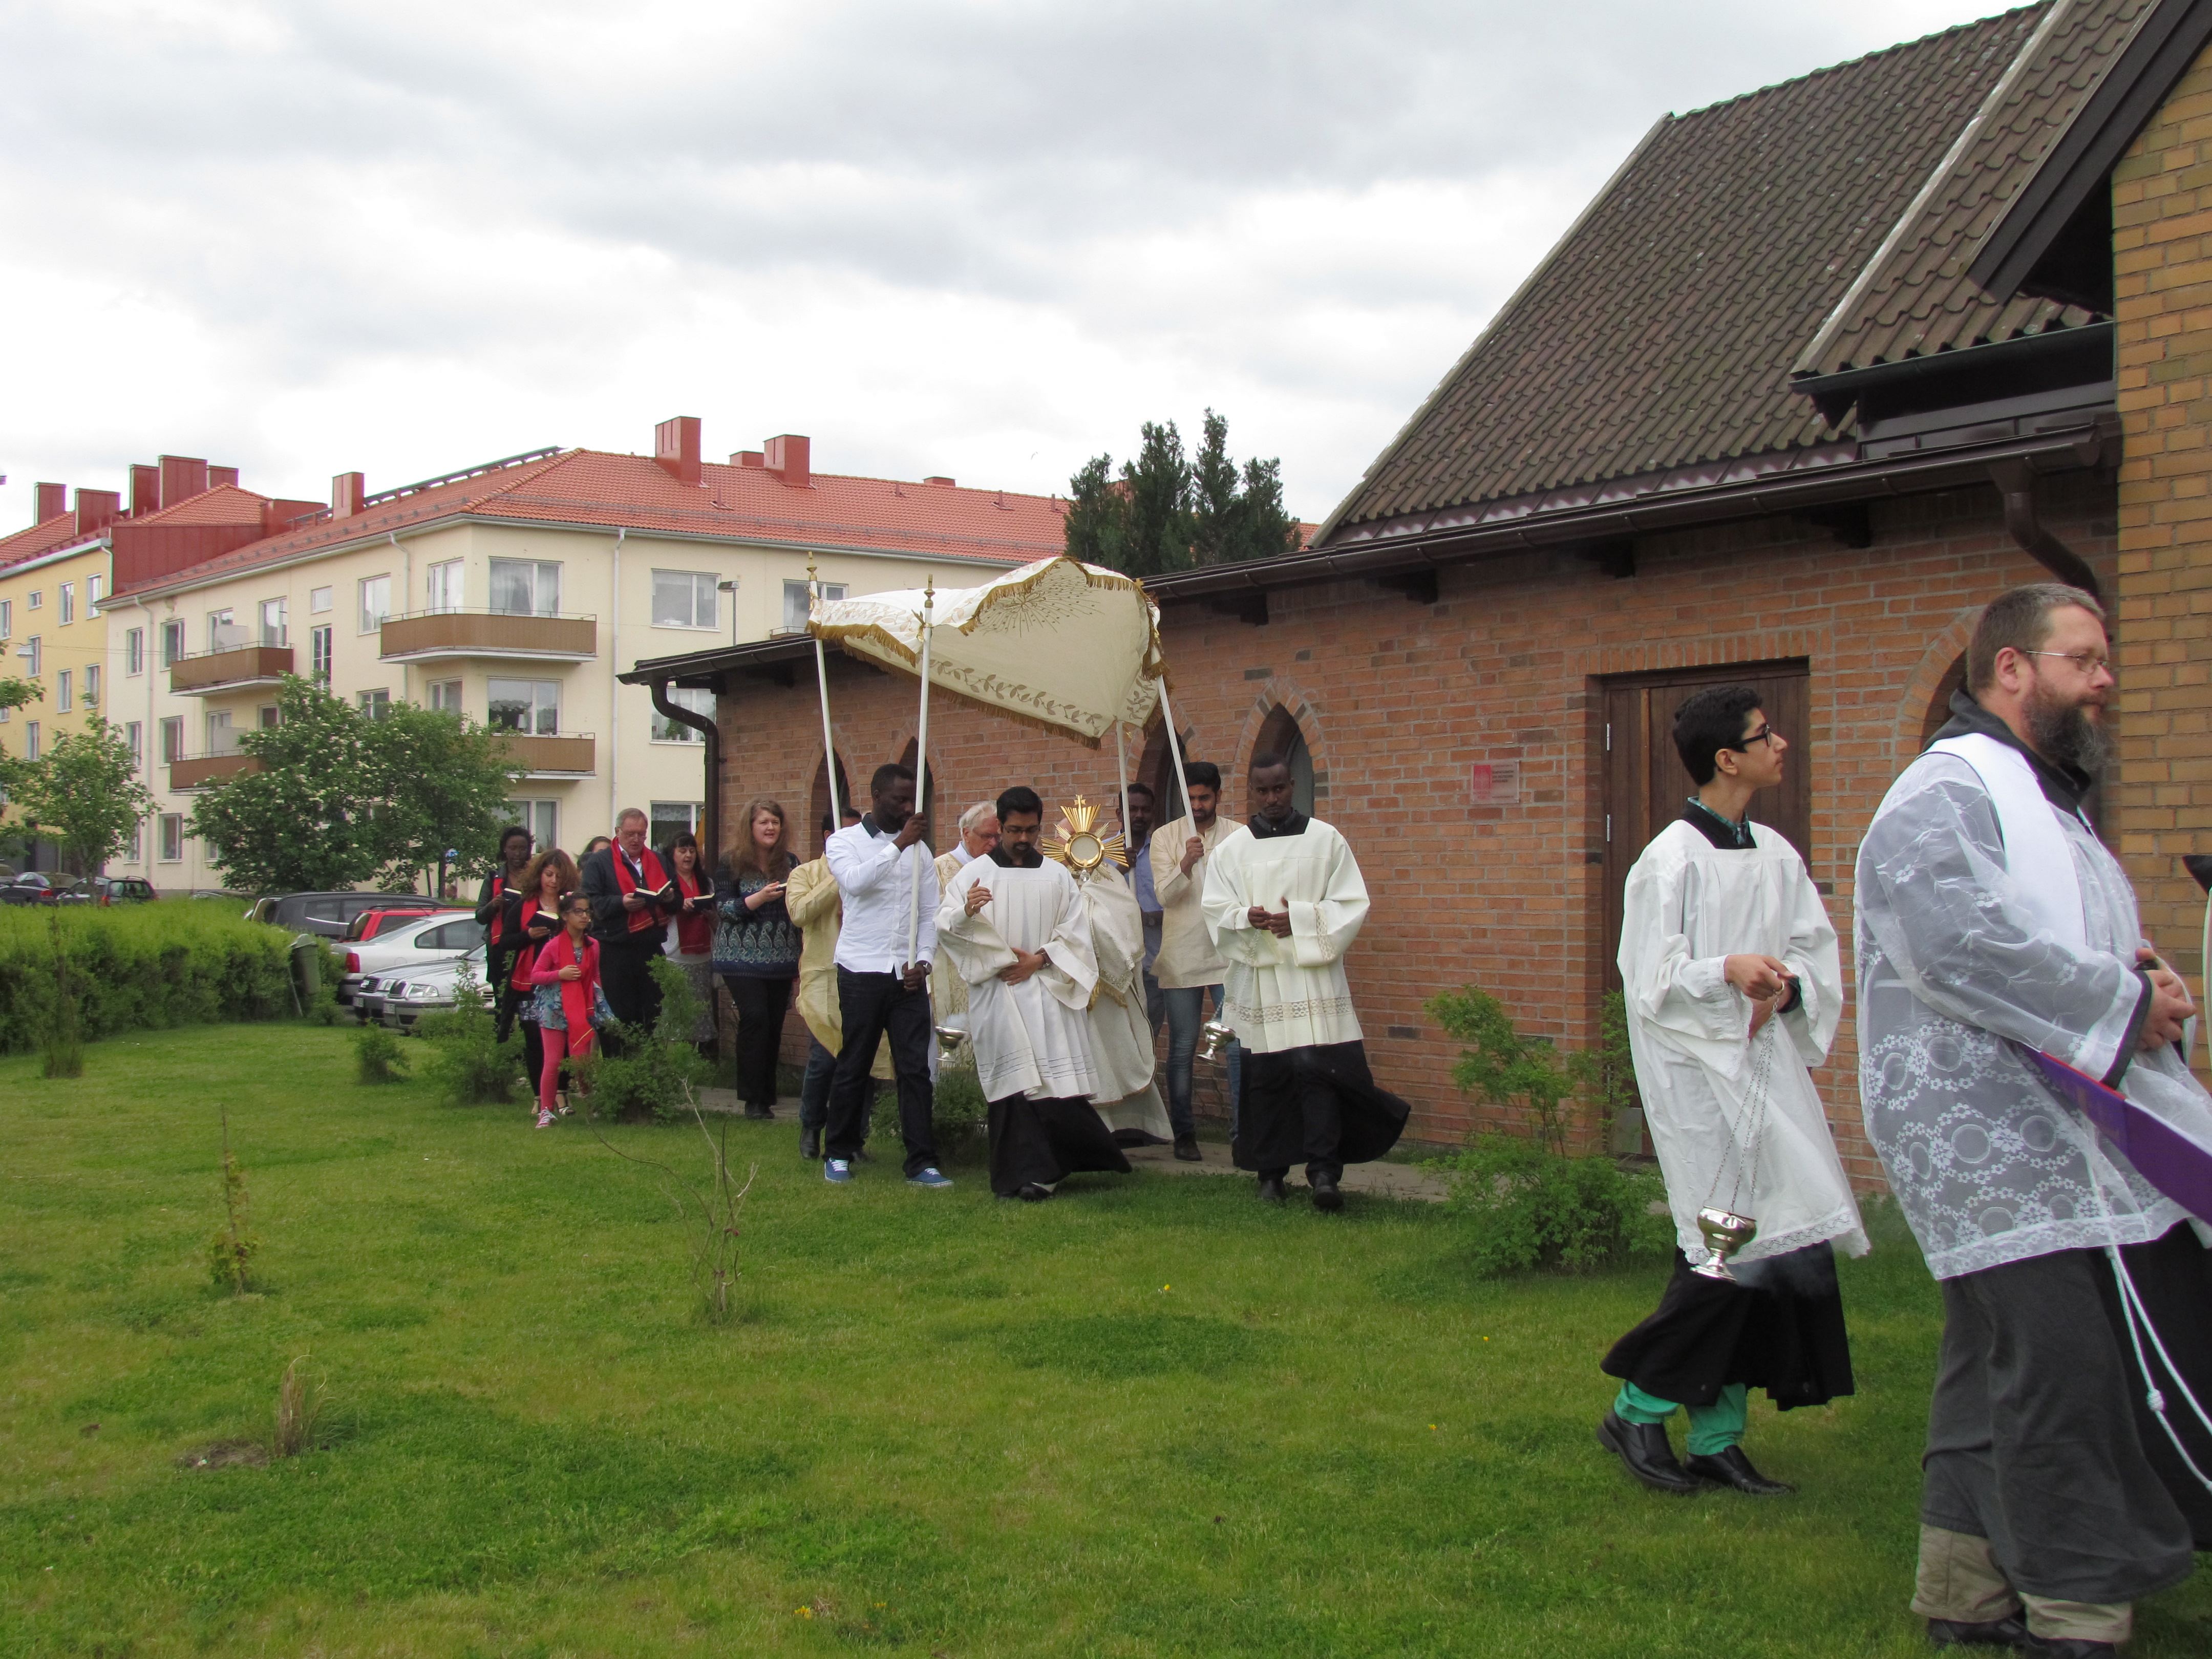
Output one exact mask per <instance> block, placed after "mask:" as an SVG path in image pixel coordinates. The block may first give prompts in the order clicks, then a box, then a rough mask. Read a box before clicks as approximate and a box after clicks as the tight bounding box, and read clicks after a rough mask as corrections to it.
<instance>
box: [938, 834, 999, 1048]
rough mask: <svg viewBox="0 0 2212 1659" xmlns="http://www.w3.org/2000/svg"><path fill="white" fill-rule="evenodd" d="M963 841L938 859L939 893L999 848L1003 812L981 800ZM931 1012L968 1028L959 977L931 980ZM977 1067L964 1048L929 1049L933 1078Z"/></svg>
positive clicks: (963, 986)
mask: <svg viewBox="0 0 2212 1659" xmlns="http://www.w3.org/2000/svg"><path fill="white" fill-rule="evenodd" d="M959 829H960V839H959V840H957V841H956V842H953V843H952V845H951V848H949V849H947V850H946V851H945V852H942V853H939V854H938V855H937V890H938V891H939V893H943V892H944V891H945V890H946V889H947V888H949V887H950V886H951V884H952V878H953V877H955V876H957V875H958V874H959V873H960V872H961V871H962V870H963V868H965V867H966V866H969V865H970V864H972V863H974V862H975V860H977V859H979V858H981V857H982V856H983V855H984V854H986V853H987V852H989V851H990V850H991V849H992V848H994V847H996V846H997V845H998V844H999V809H998V808H997V807H996V806H995V805H993V804H992V803H991V802H989V801H987V800H979V801H977V802H976V803H975V805H973V806H971V807H969V809H968V810H967V811H964V812H963V813H962V814H961V815H960V823H959ZM929 1004H930V1012H931V1014H932V1016H933V1018H935V1020H936V1022H937V1024H939V1026H944V1025H947V1024H951V1025H956V1026H957V1025H964V1024H967V1016H968V985H967V981H964V980H963V979H962V978H961V977H960V975H957V974H932V975H930V976H929ZM973 1063H974V1051H973V1049H972V1048H970V1047H969V1045H968V1044H965V1043H963V1044H962V1045H961V1047H960V1048H959V1049H958V1050H957V1051H956V1052H955V1053H954V1054H952V1055H951V1056H947V1055H945V1054H944V1053H943V1052H942V1051H941V1050H940V1049H939V1047H938V1045H937V1044H936V1043H934V1042H933V1043H931V1044H930V1045H929V1064H930V1070H931V1074H932V1075H933V1076H934V1075H935V1074H936V1072H937V1070H938V1068H939V1066H944V1065H951V1066H969V1065H972V1064H973Z"/></svg>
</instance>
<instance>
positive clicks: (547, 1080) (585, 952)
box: [530, 888, 614, 1129]
mask: <svg viewBox="0 0 2212 1659" xmlns="http://www.w3.org/2000/svg"><path fill="white" fill-rule="evenodd" d="M560 905H561V931H560V932H559V933H556V934H555V935H554V936H553V937H552V938H551V939H549V940H548V941H546V943H545V944H544V945H540V946H539V947H538V955H537V957H536V963H535V965H534V966H533V967H532V969H531V970H530V982H531V984H532V986H534V987H537V991H538V1030H539V1035H540V1036H541V1037H542V1039H543V1041H544V1045H545V1063H544V1069H543V1070H542V1071H540V1072H539V1073H538V1127H539V1128H541V1129H544V1128H549V1127H551V1126H552V1122H553V1119H554V1117H555V1116H556V1112H555V1110H554V1096H555V1093H556V1091H557V1090H558V1089H559V1086H560V1083H561V1062H562V1060H582V1059H584V1058H585V1057H586V1055H588V1054H590V1053H591V1052H592V1037H593V1036H594V1035H595V1034H596V1031H597V1028H599V1026H601V1025H605V1024H611V1023H612V1022H613V1019H614V1011H613V1010H612V1009H611V1008H609V1007H608V1006H607V994H606V993H605V991H603V990H601V989H600V988H599V940H597V939H593V938H592V901H591V899H590V898H589V897H588V896H586V894H585V892H584V890H582V889H581V888H577V889H575V890H573V891H570V892H566V893H563V894H562V895H561V898H560Z"/></svg>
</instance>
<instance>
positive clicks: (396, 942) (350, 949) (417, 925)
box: [338, 910, 484, 1025]
mask: <svg viewBox="0 0 2212 1659" xmlns="http://www.w3.org/2000/svg"><path fill="white" fill-rule="evenodd" d="M483 942H484V930H483V928H482V927H478V926H477V919H476V918H475V917H474V916H473V915H470V914H468V913H467V912H466V911H461V912H458V913H456V912H454V911H452V910H441V911H434V912H432V913H431V914H430V915H427V916H423V917H422V918H421V919H420V920H419V921H403V922H400V923H398V925H397V926H395V927H387V928H386V929H385V930H384V931H383V932H382V933H379V934H378V935H377V936H376V937H375V938H374V939H362V940H359V941H357V942H356V943H355V944H352V945H348V946H347V947H346V953H345V964H346V971H345V979H344V981H343V983H342V984H341V985H340V987H339V989H338V1001H339V1003H340V1005H341V1006H343V1005H345V1004H348V1003H350V1004H351V1005H352V1006H353V1011H354V1015H355V1017H356V1018H358V1019H359V1020H360V1021H361V1023H362V1024H364V1025H366V1024H368V1023H369V1022H370V1021H371V1020H373V1019H375V1018H378V1017H379V1016H380V1015H381V1014H382V1013H383V1012H384V1004H383V1001H382V1000H381V999H383V998H385V997H386V996H387V995H388V994H389V992H390V987H391V983H392V981H393V980H394V979H404V978H406V977H407V976H408V975H410V974H415V973H419V972H421V971H422V970H423V969H428V968H432V967H437V966H447V967H450V966H451V965H452V964H453V963H456V962H458V961H459V960H460V958H461V957H463V956H465V955H466V954H467V953H468V952H469V951H475V952H476V953H477V956H478V957H479V958H481V957H482V956H483ZM479 974H481V969H480V970H479Z"/></svg>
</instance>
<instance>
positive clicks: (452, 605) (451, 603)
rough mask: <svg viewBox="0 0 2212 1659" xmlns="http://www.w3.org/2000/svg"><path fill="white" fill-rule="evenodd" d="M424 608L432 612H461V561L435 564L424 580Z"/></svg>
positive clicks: (450, 560) (452, 560) (453, 560)
mask: <svg viewBox="0 0 2212 1659" xmlns="http://www.w3.org/2000/svg"><path fill="white" fill-rule="evenodd" d="M422 596H423V606H424V609H426V610H430V611H459V609H460V608H461V561H460V560H459V559H447V560H446V561H444V562H442V563H440V564H434V565H432V566H431V567H430V568H429V569H428V572H426V573H425V574H424V576H423V579H422Z"/></svg>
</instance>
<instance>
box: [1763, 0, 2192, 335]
mask: <svg viewBox="0 0 2212 1659" xmlns="http://www.w3.org/2000/svg"><path fill="white" fill-rule="evenodd" d="M2156 4H2157V0H2057V3H2055V4H2054V5H2052V6H2051V8H2050V9H2048V10H2047V11H2045V12H2044V13H2042V14H2041V15H2040V16H2039V27H2038V28H2037V30H2036V32H2035V34H2034V36H2033V39H2031V40H2029V41H2028V43H2027V46H2026V47H2025V49H2024V50H2022V51H2021V52H2020V54H2019V55H2018V57H2017V58H2015V61H2014V64H2013V65H2012V67H2011V69H2010V70H2009V71H2008V73H2007V74H2006V75H2005V76H2004V77H2003V78H2002V81H2001V82H1999V83H1998V85H1997V86H1996V88H1994V89H1993V90H1992V92H1991V94H1990V97H1989V99H1988V100H1987V102H1986V103H1985V105H1984V107H1983V108H1982V109H1981V111H1980V112H1978V114H1977V115H1976V117H1975V118H1974V120H1973V122H1972V125H1970V127H1969V128H1968V130H1967V131H1965V132H1964V133H1962V134H1961V135H1960V138H1959V140H1958V142H1957V143H1956V145H1955V146H1954V152H1953V154H1952V155H1951V156H1950V157H1949V165H1948V166H1947V167H1942V169H1941V170H1940V171H1939V172H1938V173H1936V174H1935V175H1934V176H1933V177H1932V178H1931V179H1930V180H1929V185H1928V187H1927V190H1926V192H1925V194H1924V195H1923V197H1922V199H1921V200H1920V201H1918V202H1917V203H1916V204H1914V206H1913V209H1912V210H1911V212H1909V213H1908V214H1906V215H1905V217H1904V218H1903V219H1902V220H1900V221H1899V223H1898V225H1897V227H1896V228H1895V230H1894V231H1893V233H1892V234H1891V235H1890V237H1889V239H1888V240H1887V242H1886V244H1885V245H1884V246H1883V248H1882V250H1881V253H1880V254H1879V255H1878V256H1877V257H1876V258H1875V259H1874V260H1873V261H1872V262H1871V263H1870V264H1869V265H1868V266H1867V267H1866V269H1865V270H1864V271H1863V273H1862V275H1861V276H1860V277H1859V280H1858V281H1857V283H1854V284H1853V285H1852V288H1851V291H1850V294H1848V295H1846V296H1845V297H1844V302H1843V303H1842V304H1841V305H1840V306H1838V307H1837V308H1836V311H1835V313H1834V314H1833V315H1832V316H1831V317H1830V318H1829V319H1828V320H1827V324H1826V326H1825V327H1823V328H1822V329H1821V331H1820V334H1819V336H1818V337H1816V338H1814V340H1813V341H1812V342H1811V343H1809V344H1808V346H1807V347H1806V349H1805V351H1804V353H1803V355H1802V356H1800V357H1799V358H1798V360H1797V363H1796V371H1795V372H1796V373H1797V374H1838V373H1840V372H1842V371H1843V370H1845V369H1850V368H1869V367H1871V366H1872V365H1874V364H1876V363H1884V362H1899V361H1901V360H1902V359H1904V358H1906V357H1916V356H1923V355H1925V354H1927V353H1929V352H1935V351H1948V350H1950V349H1954V348H1955V347H1959V346H1968V345H1980V344H1984V343H1987V342H1989V341H1992V340H2009V339H2013V338H2015V337H2017V336H2020V335H2022V334H2038V333H2041V332H2044V331H2046V330H2049V329H2051V328H2057V327H2079V326H2081V325H2082V324H2084V323H2088V322H2092V321H2095V320H2097V318H2096V315H2095V313H2091V312H2087V311H2083V310H2081V309H2080V308H2078V307H2070V306H2069V307H2060V306H2058V305H2057V304H2056V303H2054V302H2052V301H2049V300H2039V299H2035V298H2033V297H2027V296H2021V297H2017V298H2014V299H2012V300H2009V301H2007V302H2005V303H2003V304H1999V303H1998V302H1996V301H1993V300H1991V299H1990V296H1989V295H1987V294H1985V293H1984V292H1983V291H1982V289H1979V288H1978V287H1976V286H1975V285H1974V283H1972V281H1971V280H1970V279H1969V278H1968V276H1967V275H1966V267H1967V265H1968V264H1970V263H1971V262H1972V259H1973V257H1974V255H1975V253H1976V252H1978V249H1979V248H1980V246H1981V244H1982V241H1983V239H1984V238H1985V237H1986V236H1987V235H1988V234H1989V233H1990V229H1991V228H1992V227H1994V226H1995V225H1996V222H1997V220H1998V219H1999V218H2000V217H2001V216H2002V214H2003V212H2004V210H2005V208H2006V207H2007V206H2008V204H2010V202H2011V200H2012V198H2013V197H2014V196H2015V194H2016V193H2017V192H2018V191H2019V190H2020V189H2021V186H2022V185H2025V184H2026V183H2027V180H2028V179H2030V178H2031V177H2032V176H2033V174H2034V173H2035V170H2036V169H2037V168H2038V167H2040V166H2042V164H2043V161H2044V159H2045V156H2047V155H2049V154H2050V152H2051V146H2052V145H2054V144H2056V143H2057V142H2058V140H2059V139H2060V138H2061V137H2063V135H2064V133H2065V131H2066V127H2067V124H2068V123H2069V122H2070V121H2071V120H2072V119H2073V118H2074V117H2075V115H2077V114H2078V113H2080V112H2081V106H2082V105H2083V104H2085V103H2086V102H2087V101H2088V98H2089V95H2090V94H2091V93H2093V92H2094V91H2095V90H2096V88H2097V85H2098V83H2099V82H2100V81H2101V80H2103V78H2104V76H2105V73H2106V70H2108V69H2110V68H2111V67H2112V64H2113V62H2114V61H2115V60H2116V59H2117V58H2118V57H2119V55H2120V52H2122V50H2123V49H2124V48H2125V46H2127V43H2128V41H2129V40H2130V38H2132V37H2133V36H2134V34H2135V33H2136V30H2137V29H2138V28H2139V27H2142V21H2143V20H2144V19H2145V18H2146V17H2148V15H2150V13H2151V12H2152V11H2153V10H2154V9H2155V8H2156Z"/></svg>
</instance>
